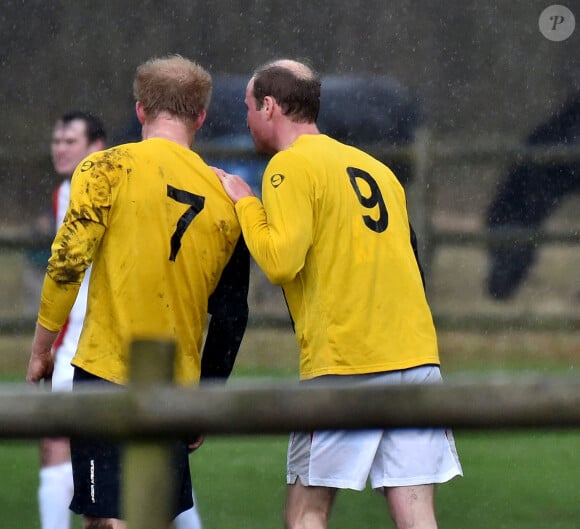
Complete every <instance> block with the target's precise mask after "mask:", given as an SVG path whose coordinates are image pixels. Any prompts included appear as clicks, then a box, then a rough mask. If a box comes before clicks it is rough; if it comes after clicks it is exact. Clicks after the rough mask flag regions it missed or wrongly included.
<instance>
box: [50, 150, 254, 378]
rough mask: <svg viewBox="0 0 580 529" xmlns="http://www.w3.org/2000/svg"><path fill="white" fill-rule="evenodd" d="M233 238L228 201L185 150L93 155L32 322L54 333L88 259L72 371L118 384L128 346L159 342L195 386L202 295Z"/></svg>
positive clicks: (76, 188)
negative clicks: (166, 343)
mask: <svg viewBox="0 0 580 529" xmlns="http://www.w3.org/2000/svg"><path fill="white" fill-rule="evenodd" d="M239 237H240V226H239V222H238V220H237V218H236V213H235V210H234V207H233V204H232V202H231V200H230V199H229V198H228V196H227V195H226V194H225V192H224V191H223V188H222V186H221V184H220V182H219V180H218V178H217V177H216V175H215V174H214V173H213V171H212V170H211V169H210V168H209V167H208V166H207V165H206V164H205V163H204V162H203V161H202V160H201V158H200V157H199V156H198V155H197V154H196V153H195V152H193V151H191V150H190V149H187V148H185V147H182V146H180V145H178V144H176V143H173V142H170V141H167V140H164V139H149V140H145V141H142V142H139V143H131V144H126V145H122V146H118V147H114V148H111V149H108V150H106V151H102V152H99V153H95V154H92V155H91V156H89V157H88V158H86V159H85V160H84V161H83V162H82V163H81V164H80V165H79V167H78V168H77V170H76V171H75V173H74V175H73V177H72V182H71V196H70V204H69V207H68V210H67V213H66V216H65V219H64V222H63V224H62V226H61V228H60V229H59V231H58V233H57V235H56V238H55V241H54V243H53V246H52V257H51V258H50V261H49V266H48V270H47V277H46V279H45V284H44V287H43V293H42V298H41V309H40V313H39V322H40V323H41V324H42V325H43V326H44V327H46V328H48V329H50V330H57V329H59V328H60V327H61V326H62V324H63V323H64V320H65V318H66V315H67V313H68V310H69V307H70V304H71V299H72V300H74V296H75V294H76V289H77V288H78V284H79V283H80V281H81V279H82V277H83V275H84V270H85V269H86V268H87V267H88V266H89V264H90V263H91V262H92V263H93V268H92V273H91V280H90V284H89V294H88V302H87V315H86V319H85V324H84V326H83V330H82V333H81V337H80V340H79V344H78V350H77V353H76V355H75V357H74V359H73V364H74V365H75V366H78V367H80V368H82V369H84V370H85V371H88V372H89V373H92V374H94V375H96V376H99V377H101V378H104V379H107V380H110V381H112V382H116V383H125V382H126V381H127V376H128V365H127V364H128V354H127V353H128V349H129V345H130V342H131V340H133V339H153V338H163V339H166V338H168V339H172V340H174V341H176V342H177V359H176V378H177V380H178V381H179V382H181V383H189V382H195V381H197V380H198V378H199V374H200V347H201V342H202V332H203V328H204V326H205V324H206V318H207V313H208V298H209V297H210V295H211V294H212V293H213V292H214V290H215V289H216V286H217V285H218V281H219V280H220V277H221V275H222V272H223V270H224V268H225V267H226V265H227V263H228V261H229V260H230V257H231V256H232V254H233V252H234V248H235V247H236V244H237V242H238V239H239ZM246 286H247V285H246Z"/></svg>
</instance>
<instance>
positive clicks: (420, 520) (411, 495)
mask: <svg viewBox="0 0 580 529" xmlns="http://www.w3.org/2000/svg"><path fill="white" fill-rule="evenodd" d="M434 490H435V487H434V485H416V486H411V487H390V488H387V489H385V497H386V499H387V503H388V505H389V511H390V513H391V516H392V517H393V520H394V521H395V525H396V526H397V529H410V528H411V527H412V528H413V529H437V521H436V519H435V508H434V500H433V496H434Z"/></svg>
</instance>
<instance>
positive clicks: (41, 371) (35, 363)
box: [26, 323, 58, 382]
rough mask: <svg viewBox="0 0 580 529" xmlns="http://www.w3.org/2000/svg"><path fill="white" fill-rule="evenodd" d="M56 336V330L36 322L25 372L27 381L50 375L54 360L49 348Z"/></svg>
mask: <svg viewBox="0 0 580 529" xmlns="http://www.w3.org/2000/svg"><path fill="white" fill-rule="evenodd" d="M57 336H58V331H50V330H48V329H46V328H45V327H43V326H42V325H41V324H39V323H37V324H36V330H35V332H34V339H33V340H32V351H31V353H30V360H29V362H28V371H27V373H26V381H27V382H38V381H40V380H42V379H49V378H50V377H51V376H52V370H53V367H54V362H53V357H52V352H51V349H52V344H53V343H54V341H55V340H56V337H57Z"/></svg>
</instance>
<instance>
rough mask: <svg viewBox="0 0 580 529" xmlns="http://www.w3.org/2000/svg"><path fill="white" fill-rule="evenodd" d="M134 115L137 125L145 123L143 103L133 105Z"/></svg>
mask: <svg viewBox="0 0 580 529" xmlns="http://www.w3.org/2000/svg"><path fill="white" fill-rule="evenodd" d="M135 113H136V114H137V119H138V120H139V123H141V125H143V123H145V110H144V109H143V103H141V101H137V102H136V103H135Z"/></svg>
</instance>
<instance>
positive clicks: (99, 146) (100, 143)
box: [89, 140, 107, 153]
mask: <svg viewBox="0 0 580 529" xmlns="http://www.w3.org/2000/svg"><path fill="white" fill-rule="evenodd" d="M106 147H107V145H106V143H105V141H104V140H95V141H94V142H93V143H91V144H90V145H89V153H93V152H97V151H102V150H103V149H105V148H106Z"/></svg>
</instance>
